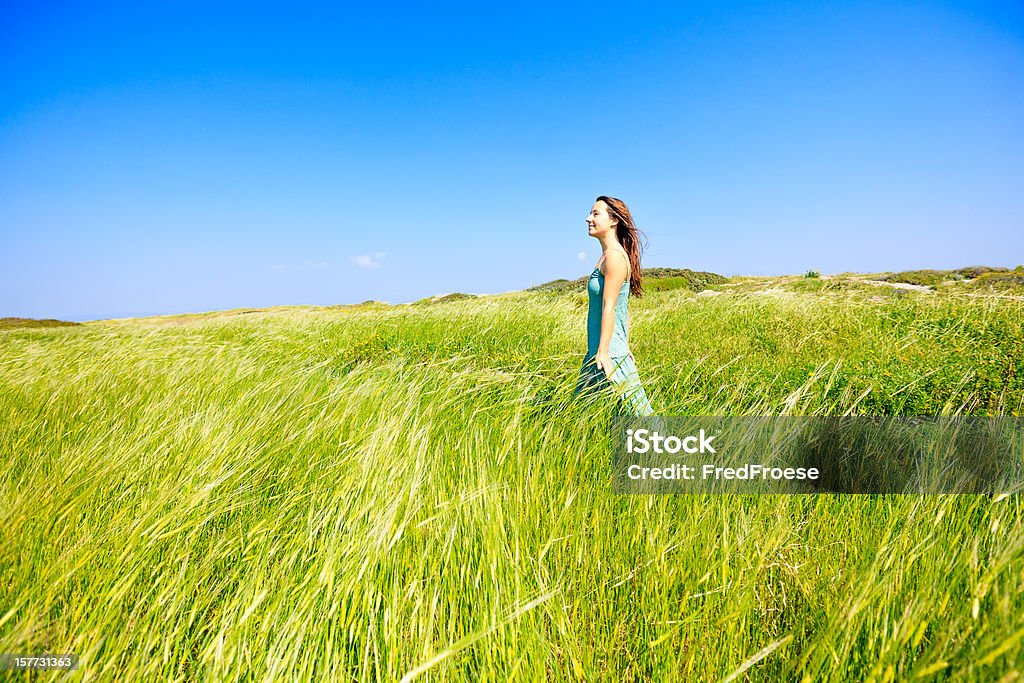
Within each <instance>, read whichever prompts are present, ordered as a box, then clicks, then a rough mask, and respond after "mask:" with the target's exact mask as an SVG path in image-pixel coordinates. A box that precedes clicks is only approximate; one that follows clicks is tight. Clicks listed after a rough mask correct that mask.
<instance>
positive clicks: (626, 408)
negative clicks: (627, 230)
mask: <svg viewBox="0 0 1024 683" xmlns="http://www.w3.org/2000/svg"><path fill="white" fill-rule="evenodd" d="M617 253H619V254H620V255H622V256H625V255H624V254H622V253H621V252H617ZM587 296H588V298H589V300H590V308H589V309H588V311H587V355H586V357H585V358H584V359H583V366H582V367H581V368H580V376H579V381H578V382H577V384H576V391H575V395H577V396H579V395H581V394H587V393H591V392H595V391H601V390H604V389H611V390H612V391H613V392H614V393H615V394H616V395H617V396H618V397H619V402H618V405H617V406H616V408H617V412H625V413H626V414H632V415H635V416H639V417H644V416H647V415H653V414H654V409H653V408H652V407H651V402H650V401H649V400H648V399H647V393H646V392H645V391H644V387H643V384H642V383H641V382H640V373H639V372H637V369H636V362H635V361H634V360H633V354H632V353H631V352H630V350H629V280H628V279H627V280H626V281H625V282H623V283H622V289H620V290H619V298H618V301H616V302H615V326H614V327H613V328H612V340H611V343H610V344H609V346H608V354H609V355H610V356H611V359H612V365H613V367H614V370H613V371H612V376H611V380H610V381H609V379H608V376H607V375H606V374H605V371H604V370H603V369H600V368H598V367H597V365H596V364H595V362H594V361H595V359H596V358H597V347H598V346H599V345H600V343H601V316H602V310H601V309H602V307H603V303H604V274H603V273H602V272H601V268H600V267H596V268H594V272H593V273H591V274H590V280H589V281H588V282H587Z"/></svg>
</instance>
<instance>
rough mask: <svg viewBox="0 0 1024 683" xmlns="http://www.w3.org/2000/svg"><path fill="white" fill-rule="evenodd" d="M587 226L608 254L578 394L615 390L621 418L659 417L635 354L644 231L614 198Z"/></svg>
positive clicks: (595, 294)
mask: <svg viewBox="0 0 1024 683" xmlns="http://www.w3.org/2000/svg"><path fill="white" fill-rule="evenodd" d="M586 220H587V226H588V228H589V232H590V236H591V237H593V238H594V239H596V240H597V241H599V242H600V243H601V251H602V254H601V258H600V259H599V260H598V263H597V267H596V268H594V272H593V273H591V275H590V281H589V282H588V283H587V294H588V296H589V298H590V310H589V311H588V313H587V355H586V357H585V358H584V359H583V367H581V368H580V377H579V382H578V383H577V385H576V392H575V393H576V395H579V394H581V393H585V392H591V391H595V390H600V389H603V388H607V387H610V388H612V389H613V390H614V391H615V393H617V394H618V395H619V398H620V400H619V403H618V405H617V406H616V412H625V413H626V414H632V415H636V416H639V417H643V416H647V415H653V414H654V410H653V408H652V407H651V402H650V401H649V400H648V399H647V394H646V392H645V391H644V387H643V385H642V384H641V383H640V375H639V373H638V372H637V369H636V363H635V362H634V361H633V354H632V353H630V351H629V312H628V304H629V295H630V293H632V294H633V295H635V296H637V297H640V296H643V284H642V283H641V274H640V242H639V239H638V234H639V231H638V230H637V228H636V226H635V225H633V217H632V216H631V215H630V213H629V209H628V208H627V207H626V205H625V203H623V201H622V200H621V199H615V198H614V197H606V196H604V195H602V196H600V197H598V198H597V200H596V201H595V202H594V206H593V207H592V208H591V210H590V215H588V216H587V219H586ZM622 409H624V411H623V410H622Z"/></svg>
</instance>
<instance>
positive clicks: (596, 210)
mask: <svg viewBox="0 0 1024 683" xmlns="http://www.w3.org/2000/svg"><path fill="white" fill-rule="evenodd" d="M618 224H619V221H618V219H616V218H612V217H611V216H609V215H608V205H607V204H605V203H604V202H603V201H601V200H598V201H596V202H594V206H593V207H592V208H591V209H590V215H588V216H587V227H588V229H589V232H590V236H591V237H601V236H602V235H604V234H605V233H606V232H608V231H609V230H614V229H615V226H617V225H618Z"/></svg>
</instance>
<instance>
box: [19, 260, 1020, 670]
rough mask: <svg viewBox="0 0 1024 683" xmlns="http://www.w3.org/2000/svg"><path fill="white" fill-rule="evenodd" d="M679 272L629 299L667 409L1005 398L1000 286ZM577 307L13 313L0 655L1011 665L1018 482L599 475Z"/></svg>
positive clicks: (294, 666)
mask: <svg viewBox="0 0 1024 683" xmlns="http://www.w3.org/2000/svg"><path fill="white" fill-rule="evenodd" d="M674 277H675V280H674V282H673V283H672V284H667V285H664V286H661V287H651V288H650V290H649V294H648V296H645V297H644V298H643V299H640V300H637V299H633V300H632V301H631V304H630V307H631V309H630V310H631V324H630V330H631V347H632V350H633V353H634V355H635V357H636V361H637V365H638V367H639V369H640V373H641V377H642V378H643V380H644V383H645V385H646V388H647V392H648V395H649V396H650V398H651V400H652V402H653V403H654V407H655V410H656V411H658V412H659V413H662V414H706V415H747V414H750V415H772V414H774V415H782V414H785V415H841V414H884V415H914V414H936V413H947V414H950V413H963V414H968V415H986V414H992V415H1022V414H1024V302H1022V301H1021V300H1019V299H1015V298H1010V297H1009V296H999V295H997V294H992V295H991V296H988V295H971V296H968V295H967V294H966V291H964V292H961V291H959V290H956V289H955V288H941V289H940V290H939V291H933V292H920V291H907V290H897V289H894V288H891V287H886V286H881V285H879V284H871V283H868V282H866V281H864V280H863V279H858V278H856V277H843V278H831V279H825V278H800V277H798V276H796V277H788V278H732V279H730V280H729V281H727V282H724V283H717V284H714V285H711V288H710V289H707V290H705V291H704V292H703V293H702V294H698V293H695V292H694V291H692V290H691V289H689V288H688V287H689V285H688V280H687V279H686V277H684V276H680V275H677V276H674ZM979 291H980V290H979ZM984 291H987V290H984ZM585 307H586V298H585V294H581V293H580V292H578V291H575V290H573V289H572V288H571V287H564V288H554V289H553V290H551V291H535V292H520V293H510V294H503V295H496V296H485V297H471V298H459V297H454V298H449V299H445V300H437V301H436V302H433V303H431V302H420V304H418V305H415V306H387V305H384V304H379V303H375V302H370V303H367V304H366V305H361V306H350V307H331V308H317V307H294V308H288V309H268V310H264V311H260V310H252V309H246V310H244V311H240V312H235V313H234V314H211V315H195V316H177V317H175V316H165V317H161V318H151V319H140V320H124V321H107V322H97V323H88V324H83V325H72V326H62V327H25V326H20V325H19V326H11V327H10V328H9V329H5V330H0V456H2V459H3V464H4V467H3V470H2V476H0V500H2V501H3V505H2V507H0V528H2V529H3V536H2V538H0V652H7V653H15V652H20V653H32V652H42V651H49V652H53V653H67V652H70V653H75V654H77V655H79V657H80V659H81V668H80V670H79V673H78V674H77V676H78V677H79V678H81V679H83V680H116V681H124V680H168V681H169V680H267V679H274V680H288V681H294V680H299V681H302V680H318V681H319V680H379V681H393V680H413V679H416V680H431V681H478V680H501V681H504V680H509V679H515V680H538V679H539V680H545V679H548V680H609V681H641V680H715V681H717V680H786V681H789V680H797V681H799V680H809V681H821V680H837V681H892V680H909V679H914V680H918V679H920V680H977V681H1000V680H1002V681H1010V680H1014V679H1019V677H1020V675H1021V674H1022V673H1024V505H1022V502H1021V497H1020V496H1019V495H1010V496H1005V495H1004V496H997V497H994V498H993V497H991V496H988V497H986V496H951V495H947V496H930V497H923V496H897V495H890V496H852V495H821V496H788V497H787V496H721V497H712V496H614V495H612V494H611V493H610V483H609V482H610V471H609V468H608V463H607V456H608V453H607V447H606V443H607V415H608V412H609V409H610V403H609V402H608V401H607V400H604V399H599V400H598V401H597V402H594V403H587V404H584V403H580V402H573V401H570V400H569V399H570V398H571V394H572V389H573V386H574V384H575V380H576V373H577V371H578V368H579V364H580V362H581V361H582V356H583V352H584V350H585V347H586V340H585V334H586V326H585V316H586V308H585ZM3 673H6V674H8V675H10V676H11V678H12V679H15V680H28V678H27V674H21V676H22V677H21V678H17V677H16V676H15V674H14V673H13V672H0V675H2V674H3ZM61 675H63V674H59V673H57V672H53V673H51V674H50V678H52V679H54V680H56V679H57V678H58V676H61ZM36 680H49V679H48V678H47V675H39V676H37V678H36Z"/></svg>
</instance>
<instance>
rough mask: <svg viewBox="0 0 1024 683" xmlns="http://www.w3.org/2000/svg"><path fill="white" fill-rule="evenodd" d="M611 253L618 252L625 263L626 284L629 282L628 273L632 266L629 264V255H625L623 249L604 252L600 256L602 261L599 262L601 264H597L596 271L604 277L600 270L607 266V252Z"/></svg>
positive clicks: (602, 271)
mask: <svg viewBox="0 0 1024 683" xmlns="http://www.w3.org/2000/svg"><path fill="white" fill-rule="evenodd" d="M612 251H615V252H618V253H619V254H621V255H622V257H623V258H624V259H625V262H626V281H627V282H628V281H629V272H630V271H631V270H632V269H633V264H632V263H631V262H630V260H629V254H627V253H626V250H625V249H609V250H608V251H606V252H605V253H604V254H602V256H601V259H602V261H601V263H599V264H598V266H597V270H598V271H599V272H600V273H601V275H604V270H603V269H602V267H603V266H605V265H607V264H608V252H612Z"/></svg>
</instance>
